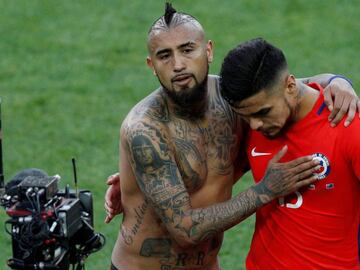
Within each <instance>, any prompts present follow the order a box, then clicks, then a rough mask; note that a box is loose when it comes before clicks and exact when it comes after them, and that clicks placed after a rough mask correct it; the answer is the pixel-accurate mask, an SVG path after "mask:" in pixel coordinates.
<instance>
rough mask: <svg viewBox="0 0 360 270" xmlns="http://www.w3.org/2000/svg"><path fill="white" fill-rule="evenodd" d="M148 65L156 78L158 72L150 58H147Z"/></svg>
mask: <svg viewBox="0 0 360 270" xmlns="http://www.w3.org/2000/svg"><path fill="white" fill-rule="evenodd" d="M146 64H147V65H148V67H149V68H151V69H152V71H153V74H154V76H156V71H155V68H154V65H153V62H152V60H151V57H150V56H148V57H146Z"/></svg>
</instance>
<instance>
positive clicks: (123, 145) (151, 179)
mask: <svg viewBox="0 0 360 270" xmlns="http://www.w3.org/2000/svg"><path fill="white" fill-rule="evenodd" d="M147 45H148V51H149V56H148V58H147V64H148V66H149V67H150V68H151V69H152V71H153V73H154V74H155V75H156V76H157V78H158V79H159V82H160V84H161V86H160V87H159V88H158V89H157V90H155V91H154V92H153V93H152V94H150V95H149V96H148V97H146V98H145V99H143V100H142V101H141V102H139V103H138V104H137V105H136V106H135V107H134V108H133V109H132V110H131V111H130V112H129V114H128V115H127V117H126V119H125V120H124V122H123V124H122V127H121V131H120V155H121V158H120V172H121V179H122V181H121V192H122V197H121V202H120V201H118V202H116V206H114V205H110V203H109V204H108V205H107V209H108V210H111V209H114V207H115V209H116V210H119V209H120V208H119V207H120V205H122V207H123V213H124V215H123V222H122V225H121V230H120V233H119V236H118V239H117V241H116V244H115V247H114V249H113V253H112V268H111V269H118V270H138V269H147V270H152V269H157V270H160V269H161V270H170V269H177V270H185V269H194V270H195V269H196V270H205V269H211V270H214V269H220V266H219V261H218V252H219V249H220V246H221V243H222V238H223V232H224V231H225V230H226V229H228V228H230V227H232V226H234V225H235V224H237V223H239V222H240V221H242V220H243V219H245V218H246V217H248V216H249V215H251V214H252V213H254V212H255V211H256V210H257V209H258V208H260V207H262V206H263V205H265V204H268V203H269V202H270V201H272V200H273V199H275V198H278V197H281V196H284V195H286V194H289V193H291V192H294V191H296V190H298V189H299V188H300V187H302V186H307V185H309V184H310V183H312V182H313V181H314V180H315V179H314V178H313V176H312V173H313V172H314V171H315V170H317V169H318V161H316V160H313V159H312V157H311V156H304V157H301V158H297V159H295V160H292V161H288V162H286V163H279V162H278V161H279V159H280V158H281V157H282V156H283V155H284V154H285V153H286V151H287V148H286V146H285V147H283V149H282V150H280V152H279V153H278V154H277V155H275V156H274V158H273V159H272V160H271V161H270V162H269V165H268V168H267V171H266V174H265V176H264V177H263V179H262V180H261V181H259V182H258V183H257V184H254V185H253V186H251V187H249V188H248V189H247V190H245V191H244V192H242V193H240V194H238V195H237V196H235V197H233V198H231V191H232V185H233V183H234V181H235V180H237V179H238V178H239V177H240V176H241V174H242V173H243V172H244V171H246V166H244V165H243V164H244V163H242V162H241V160H242V154H245V151H239V149H240V144H241V143H242V142H243V137H242V136H243V134H244V128H245V127H244V123H243V122H242V121H241V120H240V118H239V117H238V116H237V115H236V114H235V113H234V112H233V111H232V110H231V108H230V107H229V105H228V103H227V102H225V101H224V100H223V99H222V98H221V96H220V92H219V79H218V77H216V76H211V75H208V65H209V63H210V62H211V61H212V57H213V55H212V42H211V41H206V40H205V36H204V30H203V28H202V26H201V25H200V23H199V22H198V21H197V20H196V19H195V18H193V17H192V16H190V15H187V14H183V13H178V12H176V11H175V10H174V9H172V7H171V6H169V5H167V9H166V13H165V15H164V16H162V17H160V18H159V19H158V20H156V21H155V22H154V24H153V25H152V27H151V28H150V30H149V33H148V42H147ZM234 164H235V165H236V166H234ZM115 178H116V177H115ZM117 180H118V178H117ZM119 188H120V186H117V187H116V186H114V189H111V191H110V192H109V194H111V195H109V197H108V198H110V197H111V198H112V199H114V200H116V198H119V195H120V194H119V193H118V194H116V191H119ZM115 190H116V191H115ZM110 200H111V199H109V200H107V201H108V202H110ZM112 214H114V212H112Z"/></svg>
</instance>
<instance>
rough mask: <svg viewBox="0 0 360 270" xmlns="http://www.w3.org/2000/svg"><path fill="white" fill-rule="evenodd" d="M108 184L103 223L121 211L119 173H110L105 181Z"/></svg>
mask: <svg viewBox="0 0 360 270" xmlns="http://www.w3.org/2000/svg"><path fill="white" fill-rule="evenodd" d="M106 184H108V185H109V187H108V189H107V191H106V193H105V205H104V207H105V211H106V218H105V223H109V222H110V221H111V220H112V219H113V218H114V217H115V216H116V215H118V214H120V213H122V211H123V208H122V205H121V191H120V175H119V173H116V174H113V175H110V176H109V177H108V179H107V181H106Z"/></svg>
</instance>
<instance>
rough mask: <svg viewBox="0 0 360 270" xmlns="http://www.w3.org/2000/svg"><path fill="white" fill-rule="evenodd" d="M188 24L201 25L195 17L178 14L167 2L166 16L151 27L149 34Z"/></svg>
mask: <svg viewBox="0 0 360 270" xmlns="http://www.w3.org/2000/svg"><path fill="white" fill-rule="evenodd" d="M188 22H195V23H197V24H200V23H199V22H198V20H197V19H195V17H193V16H191V15H189V14H186V13H182V12H177V11H176V10H175V9H174V8H173V7H172V5H171V4H170V3H168V2H167V3H165V14H164V15H163V16H161V17H160V18H158V19H156V20H155V22H154V23H153V24H152V25H151V27H150V29H149V32H148V34H150V33H151V32H153V31H155V30H168V29H169V28H170V27H175V26H178V25H180V24H184V23H188Z"/></svg>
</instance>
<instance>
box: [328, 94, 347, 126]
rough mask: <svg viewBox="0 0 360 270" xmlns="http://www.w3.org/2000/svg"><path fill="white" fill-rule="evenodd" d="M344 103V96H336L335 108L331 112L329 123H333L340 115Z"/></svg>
mask: <svg viewBox="0 0 360 270" xmlns="http://www.w3.org/2000/svg"><path fill="white" fill-rule="evenodd" d="M343 102H344V96H340V95H338V96H336V97H335V100H334V103H333V108H332V110H331V113H330V115H329V117H328V119H329V121H333V119H334V118H335V117H336V116H337V115H338V113H339V111H340V109H341V108H342V104H343ZM344 114H345V113H343V114H342V115H343V116H344Z"/></svg>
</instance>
